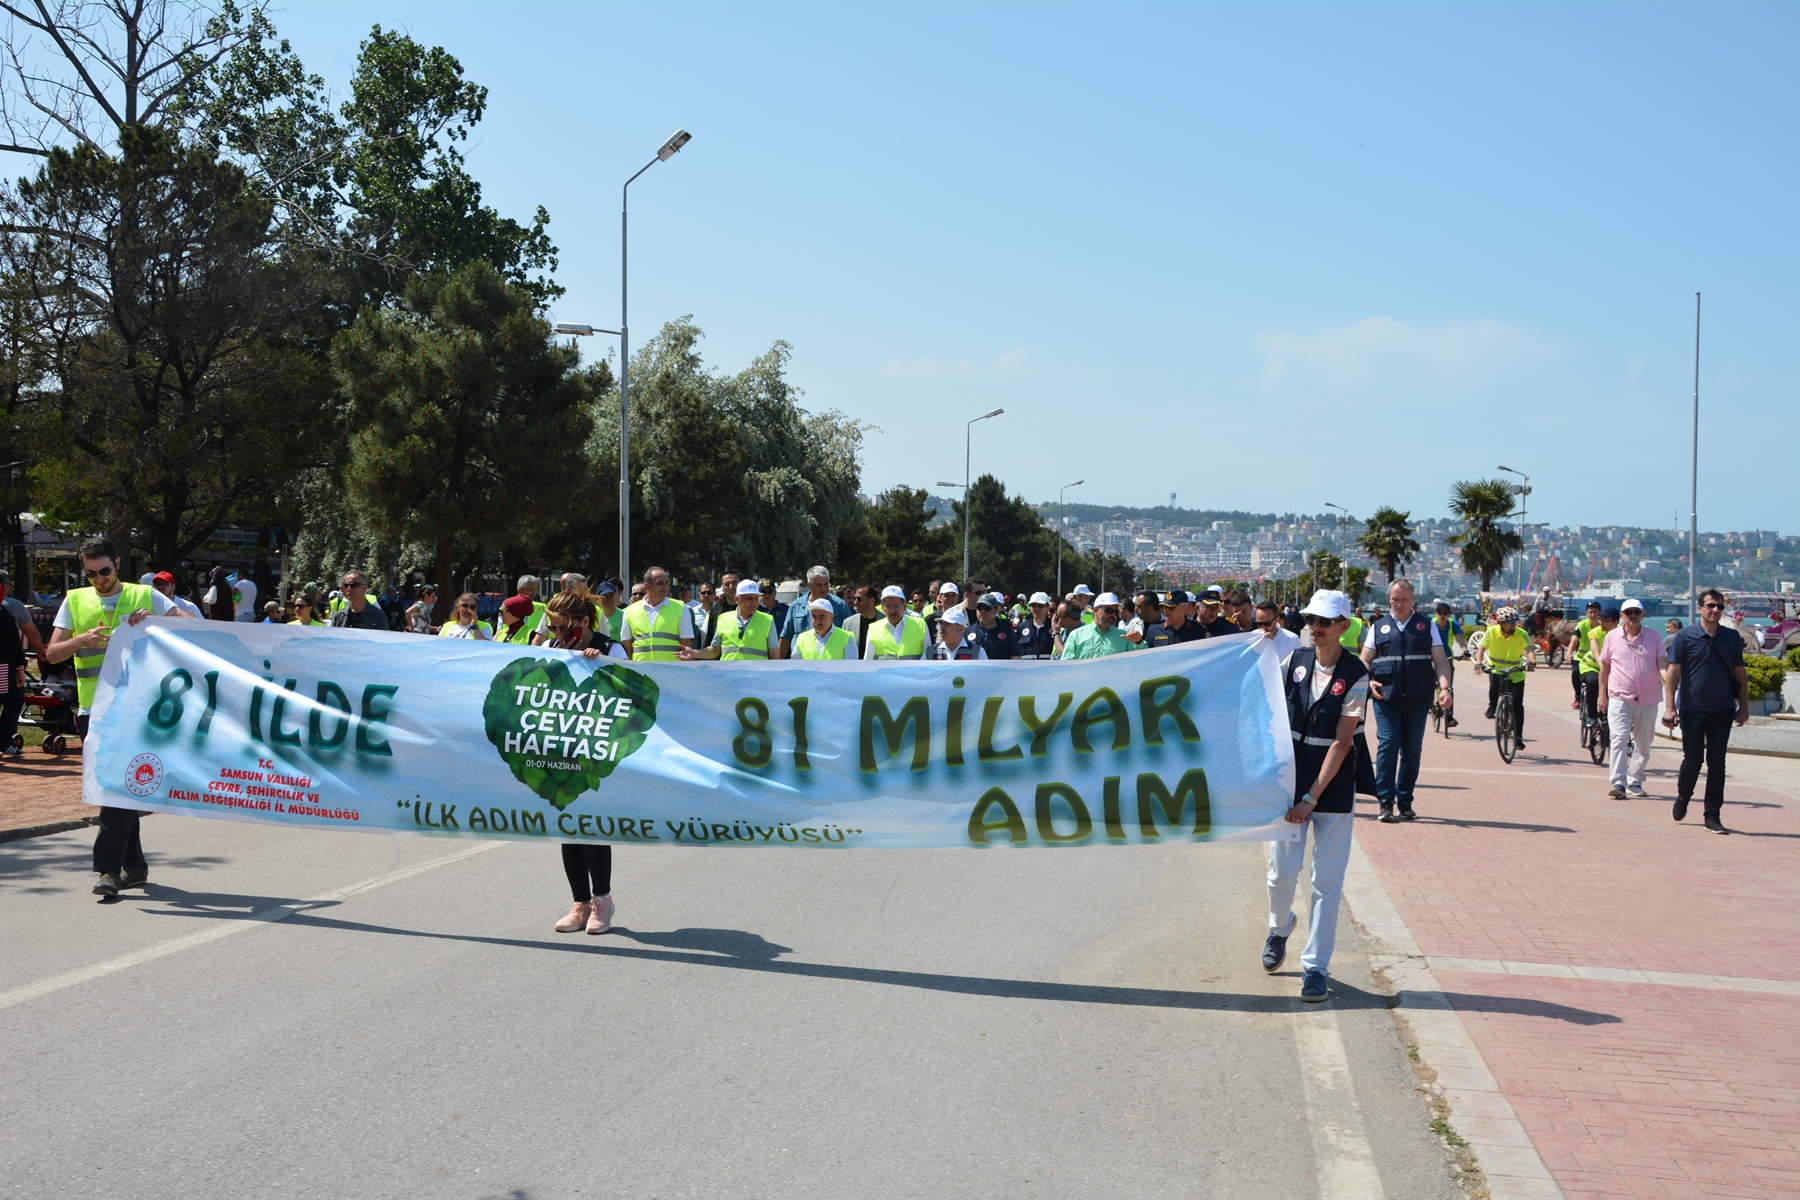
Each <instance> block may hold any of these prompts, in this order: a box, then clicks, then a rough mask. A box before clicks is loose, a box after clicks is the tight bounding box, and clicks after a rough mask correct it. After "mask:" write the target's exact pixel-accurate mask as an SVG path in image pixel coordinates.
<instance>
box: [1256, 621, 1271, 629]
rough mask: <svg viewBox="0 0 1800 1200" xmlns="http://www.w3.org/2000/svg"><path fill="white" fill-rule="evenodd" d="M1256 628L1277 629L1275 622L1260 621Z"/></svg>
mask: <svg viewBox="0 0 1800 1200" xmlns="http://www.w3.org/2000/svg"><path fill="white" fill-rule="evenodd" d="M1256 627H1257V628H1258V629H1273V628H1275V622H1273V621H1258V622H1257V623H1256Z"/></svg>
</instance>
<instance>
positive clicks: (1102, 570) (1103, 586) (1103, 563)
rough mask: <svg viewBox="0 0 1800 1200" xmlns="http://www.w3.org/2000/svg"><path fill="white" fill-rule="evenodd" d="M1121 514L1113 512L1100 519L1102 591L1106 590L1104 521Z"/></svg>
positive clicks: (1114, 519)
mask: <svg viewBox="0 0 1800 1200" xmlns="http://www.w3.org/2000/svg"><path fill="white" fill-rule="evenodd" d="M1123 515H1124V514H1122V513H1114V514H1113V515H1112V516H1110V517H1103V518H1101V520H1100V590H1101V591H1102V592H1104V591H1105V590H1106V523H1107V522H1108V521H1116V520H1118V519H1119V518H1120V517H1121V516H1123Z"/></svg>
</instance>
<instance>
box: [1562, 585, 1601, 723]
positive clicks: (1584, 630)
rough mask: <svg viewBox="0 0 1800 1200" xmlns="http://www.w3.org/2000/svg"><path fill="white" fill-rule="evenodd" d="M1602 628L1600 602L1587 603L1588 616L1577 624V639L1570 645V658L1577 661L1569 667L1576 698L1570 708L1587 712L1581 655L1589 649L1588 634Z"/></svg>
mask: <svg viewBox="0 0 1800 1200" xmlns="http://www.w3.org/2000/svg"><path fill="white" fill-rule="evenodd" d="M1599 627H1600V602H1599V601H1598V600H1589V601H1588V602H1587V615H1586V616H1584V617H1582V618H1581V620H1579V621H1577V622H1575V638H1574V641H1572V642H1571V643H1570V645H1569V657H1570V658H1572V659H1574V660H1575V661H1574V662H1573V663H1572V664H1570V666H1569V683H1570V684H1571V685H1572V686H1573V687H1574V689H1575V698H1574V699H1573V700H1571V701H1569V707H1570V708H1575V709H1581V710H1582V711H1584V712H1585V711H1586V706H1585V705H1584V704H1583V703H1582V695H1581V653H1582V651H1583V650H1585V649H1586V648H1587V644H1588V634H1589V633H1591V632H1592V631H1593V630H1595V629H1598V628H1599Z"/></svg>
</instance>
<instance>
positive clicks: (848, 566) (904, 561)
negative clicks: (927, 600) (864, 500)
mask: <svg viewBox="0 0 1800 1200" xmlns="http://www.w3.org/2000/svg"><path fill="white" fill-rule="evenodd" d="M929 499H930V493H928V492H926V491H925V490H924V489H923V488H909V487H896V488H890V489H889V490H887V491H885V492H883V493H881V495H879V496H877V497H876V498H875V502H874V503H873V504H869V505H867V506H865V507H864V509H863V512H862V517H861V520H860V521H858V522H857V523H856V524H855V525H854V526H853V527H852V528H851V530H850V531H849V532H848V534H847V535H846V536H845V538H844V540H843V556H842V560H841V561H842V566H843V572H844V574H845V575H847V576H849V578H850V579H852V580H854V581H856V582H858V583H885V582H886V581H887V580H889V579H901V580H905V581H906V586H908V587H923V586H924V585H925V582H926V580H928V579H932V578H949V577H950V576H951V575H952V574H953V573H954V572H955V571H957V570H960V569H961V562H960V558H959V556H958V555H957V553H956V537H957V534H958V533H959V532H960V529H955V530H953V529H952V527H951V526H950V525H948V524H943V525H936V526H933V525H932V523H931V513H930V512H929V511H928V510H927V509H926V507H925V505H926V502H927V501H928V500H929Z"/></svg>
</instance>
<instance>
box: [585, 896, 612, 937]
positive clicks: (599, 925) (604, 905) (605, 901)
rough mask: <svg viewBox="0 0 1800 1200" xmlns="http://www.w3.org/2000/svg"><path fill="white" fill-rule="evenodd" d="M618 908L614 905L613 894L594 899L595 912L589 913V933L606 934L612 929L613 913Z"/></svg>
mask: <svg viewBox="0 0 1800 1200" xmlns="http://www.w3.org/2000/svg"><path fill="white" fill-rule="evenodd" d="M617 908H618V906H617V905H616V904H614V903H613V898H612V895H611V893H608V894H607V895H604V896H595V897H594V907H593V911H591V912H590V913H588V919H587V931H588V932H589V933H605V932H606V931H607V930H609V929H611V928H612V919H613V913H614V912H615V911H616V910H617Z"/></svg>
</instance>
